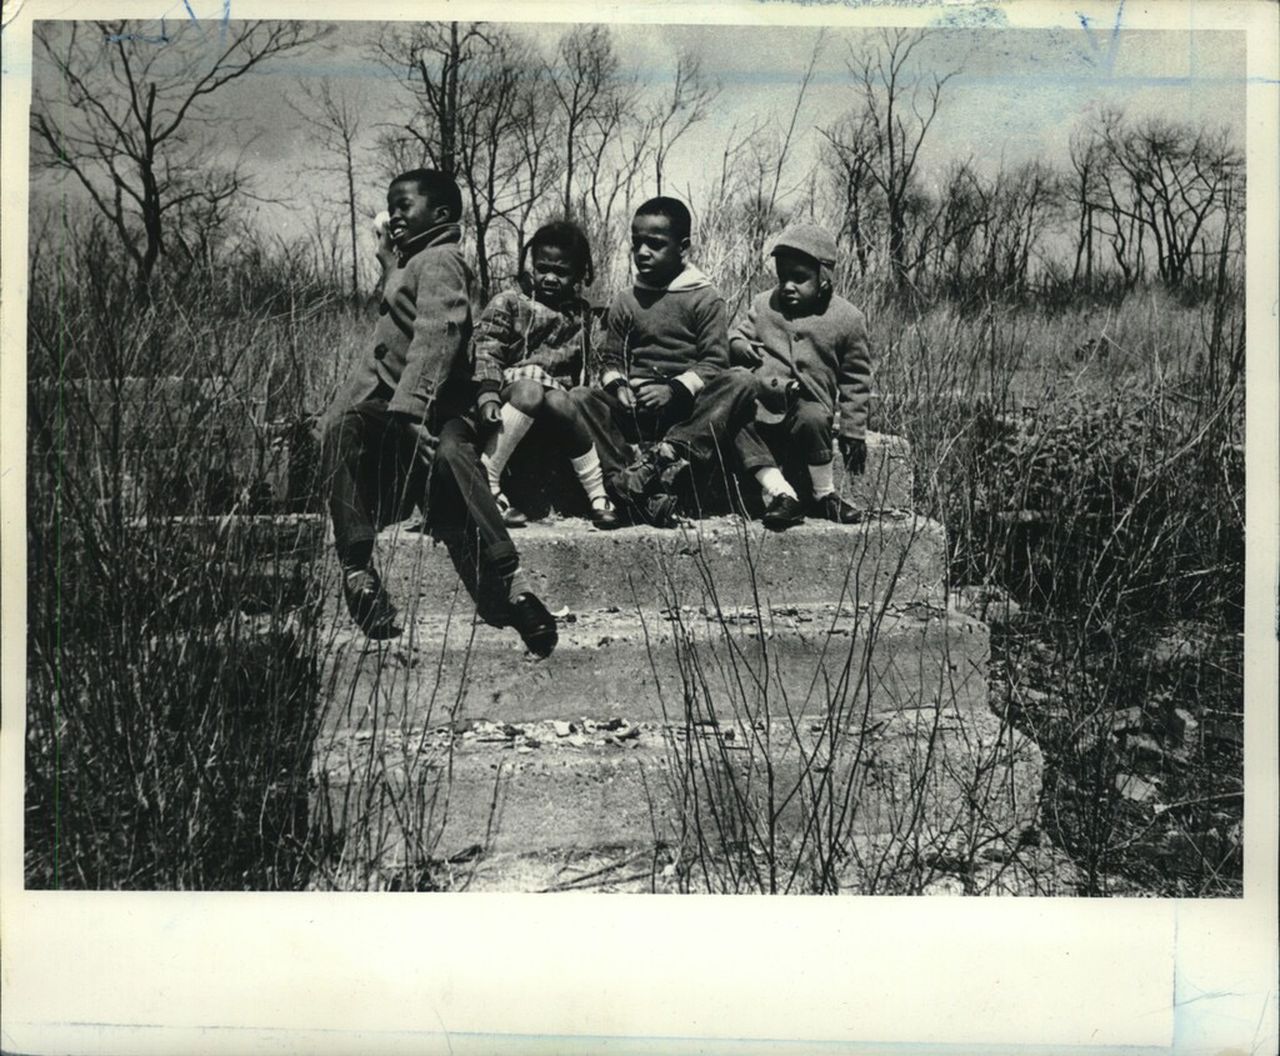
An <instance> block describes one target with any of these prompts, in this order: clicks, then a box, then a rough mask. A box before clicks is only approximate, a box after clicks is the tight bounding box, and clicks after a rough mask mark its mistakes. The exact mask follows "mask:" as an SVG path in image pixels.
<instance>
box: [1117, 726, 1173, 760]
mask: <svg viewBox="0 0 1280 1056" xmlns="http://www.w3.org/2000/svg"><path fill="white" fill-rule="evenodd" d="M1124 746H1125V750H1126V751H1128V752H1129V753H1130V754H1132V755H1133V757H1134V759H1135V760H1138V761H1139V762H1146V763H1156V764H1159V763H1162V762H1164V749H1163V748H1161V747H1160V744H1159V742H1158V741H1157V740H1156V739H1155V738H1154V737H1152V736H1150V735H1148V734H1145V733H1136V734H1135V733H1130V734H1126V736H1125V739H1124Z"/></svg>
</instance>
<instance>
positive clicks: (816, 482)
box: [809, 460, 836, 499]
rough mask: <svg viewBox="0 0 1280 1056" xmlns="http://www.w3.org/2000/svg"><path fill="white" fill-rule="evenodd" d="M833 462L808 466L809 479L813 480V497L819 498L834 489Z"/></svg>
mask: <svg viewBox="0 0 1280 1056" xmlns="http://www.w3.org/2000/svg"><path fill="white" fill-rule="evenodd" d="M834 466H835V462H834V460H833V461H831V462H824V463H823V464H822V465H820V466H810V467H809V479H810V480H811V481H813V497H814V498H815V499H820V498H822V497H823V496H824V495H830V494H832V493H833V492H834V491H835V490H836V481H835V469H834Z"/></svg>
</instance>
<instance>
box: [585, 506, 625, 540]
mask: <svg viewBox="0 0 1280 1056" xmlns="http://www.w3.org/2000/svg"><path fill="white" fill-rule="evenodd" d="M591 523H592V524H594V525H595V526H596V527H597V528H599V529H600V530H601V531H604V532H607V531H609V529H611V528H617V527H618V526H619V525H620V524H622V518H621V517H619V516H618V511H617V510H616V509H615V508H614V505H613V503H611V502H610V501H609V500H608V499H603V500H597V501H595V502H593V503H592V504H591Z"/></svg>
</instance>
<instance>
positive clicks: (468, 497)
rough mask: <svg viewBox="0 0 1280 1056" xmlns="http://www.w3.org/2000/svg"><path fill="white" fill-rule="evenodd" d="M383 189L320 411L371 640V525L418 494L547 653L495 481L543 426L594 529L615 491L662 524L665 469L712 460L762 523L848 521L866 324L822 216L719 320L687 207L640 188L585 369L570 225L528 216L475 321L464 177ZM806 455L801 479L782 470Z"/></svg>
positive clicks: (700, 471)
mask: <svg viewBox="0 0 1280 1056" xmlns="http://www.w3.org/2000/svg"><path fill="white" fill-rule="evenodd" d="M387 205H388V215H389V221H388V223H387V225H386V235H385V237H384V238H383V242H382V246H381V248H380V259H383V261H384V266H385V269H386V271H385V274H384V285H383V293H382V301H381V305H380V308H379V311H380V319H379V321H378V323H377V324H376V325H375V327H374V333H373V342H372V345H373V348H372V350H371V352H370V354H369V355H368V356H367V357H365V358H363V359H362V360H360V361H359V362H358V363H357V364H356V366H355V368H354V370H353V372H352V375H351V377H350V378H349V379H348V381H347V383H346V385H345V386H344V387H343V388H342V390H341V391H340V392H339V395H338V397H337V398H336V399H335V401H334V403H333V405H332V406H331V407H330V409H329V411H328V412H326V414H325V416H324V418H323V419H322V429H323V432H324V450H325V453H326V462H327V466H328V472H329V473H330V475H331V479H332V487H331V496H330V511H331V515H332V519H333V524H334V541H335V545H336V547H337V551H338V558H339V561H340V563H341V566H342V570H343V592H344V597H345V599H346V603H347V607H348V610H349V611H350V613H351V616H352V618H353V619H354V620H355V621H356V623H357V624H358V625H359V626H360V627H361V628H362V629H363V630H364V631H365V632H366V634H368V635H369V636H370V637H371V638H384V637H389V636H392V635H394V634H397V633H399V626H398V621H397V615H396V611H395V608H394V606H393V605H392V603H391V602H390V599H389V598H388V597H387V595H386V593H385V591H384V589H383V587H382V584H381V582H380V580H379V578H378V575H377V572H376V570H375V567H374V564H373V547H374V541H375V539H376V534H377V531H378V529H379V528H380V527H382V526H383V525H385V524H387V523H390V522H391V521H393V520H396V519H399V518H401V517H403V516H405V515H406V513H407V512H408V509H409V507H411V506H412V505H415V504H416V505H418V506H420V507H421V509H422V512H423V515H424V523H425V524H426V525H427V527H428V528H429V529H430V530H431V531H432V532H433V533H435V534H436V535H437V536H438V537H442V538H446V539H448V538H449V537H454V538H457V537H458V536H467V537H472V538H474V540H475V542H476V549H477V550H478V554H479V558H480V561H481V563H482V564H483V565H485V566H486V567H487V568H488V570H489V573H490V574H491V575H496V576H497V577H498V578H499V579H500V581H501V583H502V584H503V586H504V588H505V595H506V599H507V610H508V611H507V612H506V613H505V614H504V616H503V618H502V619H501V620H500V621H498V622H505V623H508V624H510V625H511V626H513V627H515V629H516V630H517V631H518V632H519V633H520V635H521V637H522V638H523V640H524V642H525V644H526V646H527V647H528V648H529V649H530V651H532V652H534V653H535V654H537V655H540V656H546V655H548V654H549V653H550V652H551V651H552V650H553V649H554V648H555V644H556V626H555V620H554V618H553V617H552V616H551V615H550V614H549V613H548V612H547V610H546V607H545V606H544V605H543V604H542V602H541V601H540V600H539V599H538V598H537V596H536V595H535V594H534V593H533V592H532V590H531V589H530V585H529V580H528V578H527V576H526V574H525V573H524V571H523V570H522V569H521V567H520V563H519V557H518V554H517V552H516V548H515V546H514V545H513V543H512V541H511V538H510V536H509V534H508V528H513V527H519V526H522V525H523V524H525V523H526V522H527V517H526V516H525V515H524V514H523V513H522V512H521V511H519V510H517V509H515V507H514V506H513V505H512V504H511V503H510V502H509V501H508V500H507V499H506V497H505V494H504V491H503V488H502V476H503V472H504V470H505V469H506V466H507V463H508V460H509V459H510V457H511V454H512V452H513V451H514V450H515V449H516V447H517V446H518V445H519V444H520V443H521V441H522V440H523V439H524V438H525V436H526V435H527V434H528V433H529V431H530V429H532V428H533V427H534V425H535V424H540V426H541V430H540V431H541V432H542V434H543V436H544V438H548V439H553V440H556V441H558V443H559V444H560V445H561V446H563V448H564V450H565V452H566V454H567V455H568V457H569V461H570V463H571V465H572V466H573V469H574V472H575V473H576V475H577V478H578V480H579V482H580V483H581V485H582V488H583V490H584V491H585V492H586V495H587V498H588V500H589V502H590V516H591V520H592V521H593V523H594V524H595V525H596V526H597V527H598V528H601V529H609V528H614V527H617V526H618V525H619V524H620V523H622V518H621V517H620V512H619V510H618V509H617V508H615V505H614V502H615V501H617V502H620V503H621V504H622V505H623V506H624V507H625V512H626V513H627V514H629V515H630V519H632V520H641V521H647V522H649V523H654V524H671V523H674V522H675V520H676V518H677V516H678V514H679V513H680V512H681V510H680V501H679V499H678V497H677V494H678V490H677V486H676V485H677V483H678V482H679V481H681V480H682V479H683V478H684V476H685V474H686V473H691V475H692V476H694V477H695V478H696V477H701V476H703V475H705V474H707V473H708V472H712V473H715V472H718V473H719V474H720V475H721V477H722V478H724V479H728V478H730V477H731V476H732V475H733V473H734V472H736V471H744V472H745V473H747V474H750V475H751V476H754V477H755V479H756V481H757V482H758V483H759V486H760V488H761V492H762V496H763V498H764V502H765V511H764V516H763V518H762V520H763V522H764V523H765V524H766V525H767V526H768V527H771V528H774V529H779V530H780V529H784V528H787V527H790V526H791V525H794V524H798V523H800V522H801V521H802V520H803V519H804V516H805V514H806V512H807V513H808V514H809V515H811V516H815V517H820V518H824V519H827V520H832V521H836V522H839V523H843V524H851V523H854V522H856V521H858V520H859V519H860V511H858V510H857V509H856V508H854V507H853V506H852V505H850V504H849V503H848V502H846V501H845V500H843V499H842V498H840V497H839V496H838V495H837V494H836V492H835V486H834V479H833V478H834V457H833V456H834V453H833V450H832V441H833V439H835V438H836V437H837V435H838V446H839V449H840V453H841V456H842V458H843V460H844V464H845V467H846V469H847V470H848V472H850V473H854V474H857V473H861V472H863V469H864V465H865V459H866V442H865V435H866V419H867V403H868V400H869V398H870V382H871V365H870V356H869V352H868V341H867V327H866V321H865V319H864V317H863V315H862V313H861V312H859V311H858V310H857V309H856V308H854V307H853V306H852V305H851V304H849V302H848V301H846V300H844V299H843V298H841V297H839V296H838V295H837V294H835V292H834V290H833V288H832V281H833V280H832V268H833V266H834V264H835V262H836V245H835V240H834V239H833V238H832V237H831V236H830V235H829V234H828V233H827V232H825V231H823V230H822V229H821V228H819V227H816V226H814V225H811V224H799V225H794V226H792V227H789V228H787V229H786V230H785V231H784V232H783V233H782V234H781V235H780V236H779V237H778V238H777V240H776V241H775V243H774V246H773V249H772V255H773V258H774V263H775V268H776V272H777V278H778V283H777V286H776V287H774V288H773V289H771V290H768V291H766V292H764V293H762V294H760V295H759V296H758V297H756V298H755V299H754V300H753V301H752V303H751V306H750V308H749V310H748V312H747V315H746V318H745V319H743V320H742V321H741V322H739V323H738V324H737V325H736V326H735V327H734V328H733V330H732V331H731V332H730V331H729V329H728V326H727V322H728V320H727V312H726V306H725V301H724V298H723V296H721V294H720V293H719V291H718V290H717V289H716V288H715V286H714V285H713V284H712V283H711V280H710V279H708V278H707V276H706V275H704V274H703V273H702V272H701V271H699V270H698V268H696V267H695V266H694V265H692V264H691V263H689V261H688V260H687V259H686V257H687V255H688V253H689V250H690V237H691V226H692V225H691V218H690V215H689V211H688V209H687V208H686V207H685V206H684V205H683V204H682V203H681V202H679V201H677V200H676V199H674V198H669V197H658V198H652V199H650V200H649V201H647V202H645V203H644V204H643V205H641V206H640V208H639V209H637V210H636V213H635V217H634V220H633V222H632V227H631V257H632V261H633V263H634V266H635V280H634V284H633V285H632V286H631V287H630V288H628V289H625V290H623V291H622V292H620V293H619V294H618V295H617V296H616V297H615V298H614V300H613V303H612V304H611V305H610V307H609V310H608V314H607V317H606V320H605V326H604V333H603V335H602V337H601V348H600V356H599V361H600V362H599V368H598V376H586V373H587V372H588V371H589V370H590V368H591V366H592V359H593V358H594V357H592V355H591V349H592V325H591V324H592V320H591V314H590V311H589V310H588V308H587V306H586V304H585V302H584V300H583V298H582V290H583V288H584V287H585V286H589V285H590V284H591V282H592V280H593V267H592V261H591V252H590V248H589V245H588V242H587V238H586V236H585V234H584V233H583V232H582V231H581V229H580V228H578V227H577V226H576V225H574V224H572V223H568V222H565V221H557V222H554V223H550V224H546V225H544V226H543V227H541V228H539V229H538V231H537V232H536V233H535V234H534V236H533V238H532V239H531V240H530V242H529V243H528V245H527V246H526V247H525V252H524V253H523V255H522V257H521V261H520V269H519V272H520V273H519V276H518V283H519V289H515V290H509V291H505V292H502V293H499V294H498V295H497V296H496V297H494V298H493V299H492V300H491V301H490V303H489V304H488V305H487V306H486V307H485V309H484V311H483V312H482V313H481V315H480V317H479V319H478V321H477V322H476V324H475V327H474V334H473V332H472V331H473V327H472V318H471V304H472V296H473V292H474V278H473V276H472V273H471V270H470V268H469V267H468V265H467V264H466V262H465V260H464V259H463V256H462V254H461V252H460V251H459V249H458V242H459V240H460V237H461V231H460V228H459V226H458V220H459V217H460V215H461V196H460V194H459V191H458V187H457V185H456V184H455V183H454V181H453V180H452V179H450V178H449V177H447V176H444V175H442V174H440V173H437V172H434V171H432V170H425V169H420V170H414V171H413V172H409V173H405V174H404V175H402V176H399V177H397V178H396V179H395V180H394V181H393V182H392V184H391V187H390V189H389V191H388V195H387ZM837 415H838V423H839V424H838V431H837V426H836V420H837ZM797 460H798V461H800V462H802V464H803V465H804V466H805V467H807V473H805V476H806V477H807V479H803V480H795V479H793V480H788V478H787V476H786V474H785V472H784V469H786V468H790V466H791V463H793V462H795V461H797ZM794 476H795V474H794V473H793V478H794ZM797 483H798V484H799V485H800V487H801V490H802V491H804V492H807V493H808V494H809V496H810V497H809V501H808V505H807V506H805V505H803V504H802V503H801V502H800V499H799V493H798V492H797V489H796V486H795V485H796V484H797ZM695 494H696V491H695Z"/></svg>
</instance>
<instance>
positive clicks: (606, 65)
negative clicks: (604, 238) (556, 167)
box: [549, 24, 621, 217]
mask: <svg viewBox="0 0 1280 1056" xmlns="http://www.w3.org/2000/svg"><path fill="white" fill-rule="evenodd" d="M556 59H557V68H555V69H552V70H550V71H549V75H550V76H549V82H550V86H551V91H552V93H553V95H554V97H555V100H556V103H557V108H558V110H559V112H560V116H561V121H562V123H563V128H562V129H561V135H562V136H563V142H564V164H563V174H562V176H561V181H562V184H563V188H564V189H563V193H562V195H561V200H562V211H563V213H564V215H565V216H566V217H569V216H572V215H573V213H574V205H575V189H576V180H577V177H578V166H579V164H580V163H581V162H582V161H583V160H584V159H589V158H592V157H596V158H598V157H599V155H600V151H601V149H602V148H603V146H604V145H605V135H606V130H607V129H608V128H609V126H610V124H611V121H610V119H611V118H618V117H620V113H621V108H620V106H619V103H620V98H619V89H620V88H621V84H620V81H619V78H618V56H617V53H616V52H615V51H614V47H613V38H612V37H611V36H610V35H609V30H608V29H607V28H606V27H604V26H599V25H587V24H583V25H579V26H576V27H575V28H574V29H572V30H570V31H569V32H568V33H566V34H565V35H564V36H563V37H562V38H561V39H560V44H559V46H558V47H557V49H556Z"/></svg>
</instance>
